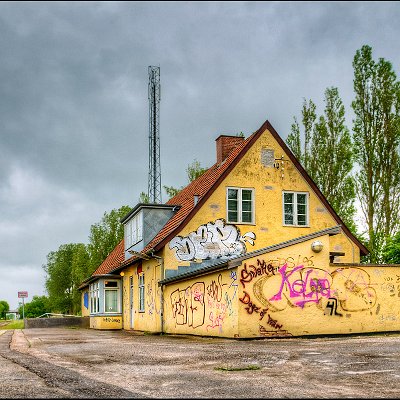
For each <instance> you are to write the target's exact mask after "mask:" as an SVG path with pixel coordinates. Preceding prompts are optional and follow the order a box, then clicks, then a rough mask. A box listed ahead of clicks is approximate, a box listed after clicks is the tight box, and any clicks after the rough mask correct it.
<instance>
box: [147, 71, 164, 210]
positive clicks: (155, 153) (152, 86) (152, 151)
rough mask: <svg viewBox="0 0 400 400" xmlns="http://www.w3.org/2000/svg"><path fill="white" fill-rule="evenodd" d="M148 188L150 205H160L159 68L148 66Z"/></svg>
mask: <svg viewBox="0 0 400 400" xmlns="http://www.w3.org/2000/svg"><path fill="white" fill-rule="evenodd" d="M148 71H149V187H148V196H149V201H150V203H161V166H160V100H161V92H160V90H161V86H160V67H152V66H149V68H148Z"/></svg>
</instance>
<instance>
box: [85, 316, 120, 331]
mask: <svg viewBox="0 0 400 400" xmlns="http://www.w3.org/2000/svg"><path fill="white" fill-rule="evenodd" d="M90 327H91V328H93V329H122V315H120V314H115V315H106V316H91V317H90Z"/></svg>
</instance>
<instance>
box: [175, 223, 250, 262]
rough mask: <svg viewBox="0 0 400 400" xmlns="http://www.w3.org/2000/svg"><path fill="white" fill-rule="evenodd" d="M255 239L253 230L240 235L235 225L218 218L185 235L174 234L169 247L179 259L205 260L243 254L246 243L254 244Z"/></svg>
mask: <svg viewBox="0 0 400 400" xmlns="http://www.w3.org/2000/svg"><path fill="white" fill-rule="evenodd" d="M255 239H256V235H255V233H254V232H247V233H245V234H244V235H241V234H240V230H239V229H238V228H237V227H236V226H235V225H230V224H226V222H225V220H224V219H222V218H220V219H217V220H216V221H215V222H208V223H207V224H204V225H201V226H199V227H198V228H197V230H196V231H194V232H190V233H189V235H187V236H185V237H182V236H175V237H174V238H173V239H172V240H171V241H170V243H169V248H170V249H171V250H172V249H176V250H175V251H176V257H177V259H178V260H181V261H192V260H206V259H214V258H219V257H223V256H232V255H241V254H244V253H245V252H246V243H250V244H251V245H254V240H255Z"/></svg>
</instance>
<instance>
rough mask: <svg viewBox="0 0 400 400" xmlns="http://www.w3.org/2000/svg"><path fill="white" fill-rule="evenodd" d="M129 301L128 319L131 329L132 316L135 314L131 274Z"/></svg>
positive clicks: (131, 277)
mask: <svg viewBox="0 0 400 400" xmlns="http://www.w3.org/2000/svg"><path fill="white" fill-rule="evenodd" d="M129 303H130V307H129V308H130V310H131V311H130V313H131V315H130V317H131V318H130V320H131V329H133V316H134V314H135V311H134V309H133V276H130V277H129Z"/></svg>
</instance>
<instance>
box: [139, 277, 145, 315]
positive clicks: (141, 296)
mask: <svg viewBox="0 0 400 400" xmlns="http://www.w3.org/2000/svg"><path fill="white" fill-rule="evenodd" d="M138 281H139V312H144V274H143V273H141V274H140V275H139V280H138Z"/></svg>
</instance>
